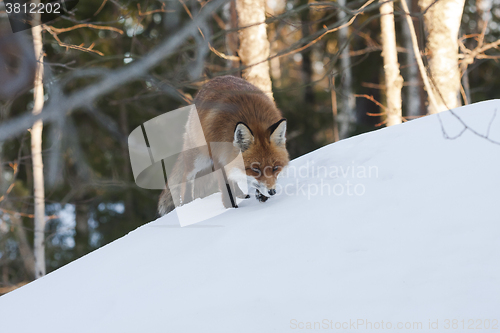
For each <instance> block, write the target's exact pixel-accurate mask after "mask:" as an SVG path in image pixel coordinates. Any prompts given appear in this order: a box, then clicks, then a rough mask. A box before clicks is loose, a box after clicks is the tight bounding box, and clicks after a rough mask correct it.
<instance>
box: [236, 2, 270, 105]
mask: <svg viewBox="0 0 500 333" xmlns="http://www.w3.org/2000/svg"><path fill="white" fill-rule="evenodd" d="M236 11H237V12H238V26H239V27H240V29H241V30H240V31H239V38H240V46H239V50H238V55H239V57H240V60H241V63H242V65H244V66H251V65H254V64H257V65H254V66H251V67H249V68H246V69H245V70H243V78H245V79H246V80H247V81H248V82H250V83H252V84H254V85H255V86H257V87H258V88H260V89H261V90H262V91H264V92H265V93H266V94H267V95H268V96H269V97H271V99H274V98H273V91H272V83H271V77H270V75H269V61H267V60H266V59H268V58H269V50H270V47H269V40H268V38H267V24H266V23H265V20H266V9H265V2H264V0H236Z"/></svg>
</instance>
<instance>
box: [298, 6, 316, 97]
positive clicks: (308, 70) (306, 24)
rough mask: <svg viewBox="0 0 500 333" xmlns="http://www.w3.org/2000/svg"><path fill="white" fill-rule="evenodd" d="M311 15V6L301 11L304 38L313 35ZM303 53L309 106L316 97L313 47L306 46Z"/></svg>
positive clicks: (303, 68) (305, 89)
mask: <svg viewBox="0 0 500 333" xmlns="http://www.w3.org/2000/svg"><path fill="white" fill-rule="evenodd" d="M307 3H308V0H302V1H301V2H300V5H307ZM309 15H310V11H309V7H307V8H305V9H304V10H302V11H301V12H300V21H301V22H300V24H301V32H302V39H304V40H305V39H306V38H307V37H308V36H310V35H311V27H310V25H311V22H310V19H309ZM304 44H306V43H304ZM301 53H302V83H303V84H304V85H305V87H304V102H305V103H306V104H307V105H308V106H309V107H313V106H314V102H315V98H314V89H313V86H312V81H313V80H312V76H313V68H312V59H311V58H312V54H311V47H308V48H306V49H305V50H303V51H302V52H301Z"/></svg>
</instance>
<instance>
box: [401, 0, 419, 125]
mask: <svg viewBox="0 0 500 333" xmlns="http://www.w3.org/2000/svg"><path fill="white" fill-rule="evenodd" d="M414 2H415V1H414V0H409V7H410V8H412V7H413V6H412V5H413V3H414ZM401 28H402V35H403V38H404V45H405V49H406V50H407V52H408V53H406V57H405V62H406V68H407V78H406V82H408V86H407V87H406V89H405V96H406V98H404V101H405V105H404V109H405V116H409V117H410V118H416V117H418V116H420V107H421V105H420V87H419V85H420V80H419V75H418V66H417V63H416V62H415V54H414V52H413V45H412V42H411V33H410V27H408V24H406V22H403V23H402V24H401Z"/></svg>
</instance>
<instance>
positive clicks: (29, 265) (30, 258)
mask: <svg viewBox="0 0 500 333" xmlns="http://www.w3.org/2000/svg"><path fill="white" fill-rule="evenodd" d="M10 218H11V220H12V222H13V224H14V227H15V231H16V236H17V246H18V248H19V253H20V254H21V259H22V261H23V265H24V268H25V269H26V273H27V275H28V276H29V278H30V279H33V278H35V276H36V274H35V273H36V271H35V267H36V260H35V256H34V255H33V251H32V250H31V247H30V245H29V242H28V237H27V236H26V230H24V226H23V221H22V220H21V218H20V217H17V216H13V215H11V217H10Z"/></svg>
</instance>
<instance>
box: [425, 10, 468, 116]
mask: <svg viewBox="0 0 500 333" xmlns="http://www.w3.org/2000/svg"><path fill="white" fill-rule="evenodd" d="M464 4H465V0H440V1H437V2H435V1H434V0H420V1H419V6H420V8H421V10H422V11H425V10H427V8H428V7H429V6H430V7H429V9H428V10H427V12H426V13H425V14H424V22H425V26H426V31H427V35H428V36H427V54H428V59H429V70H430V74H431V81H432V82H433V86H434V95H435V97H436V104H437V105H436V106H435V107H434V106H433V105H432V103H429V113H438V112H441V111H445V110H448V109H453V108H455V107H457V106H459V105H460V97H459V96H460V95H459V94H460V71H459V68H458V31H459V28H460V23H461V21H462V13H463V9H464Z"/></svg>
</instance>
